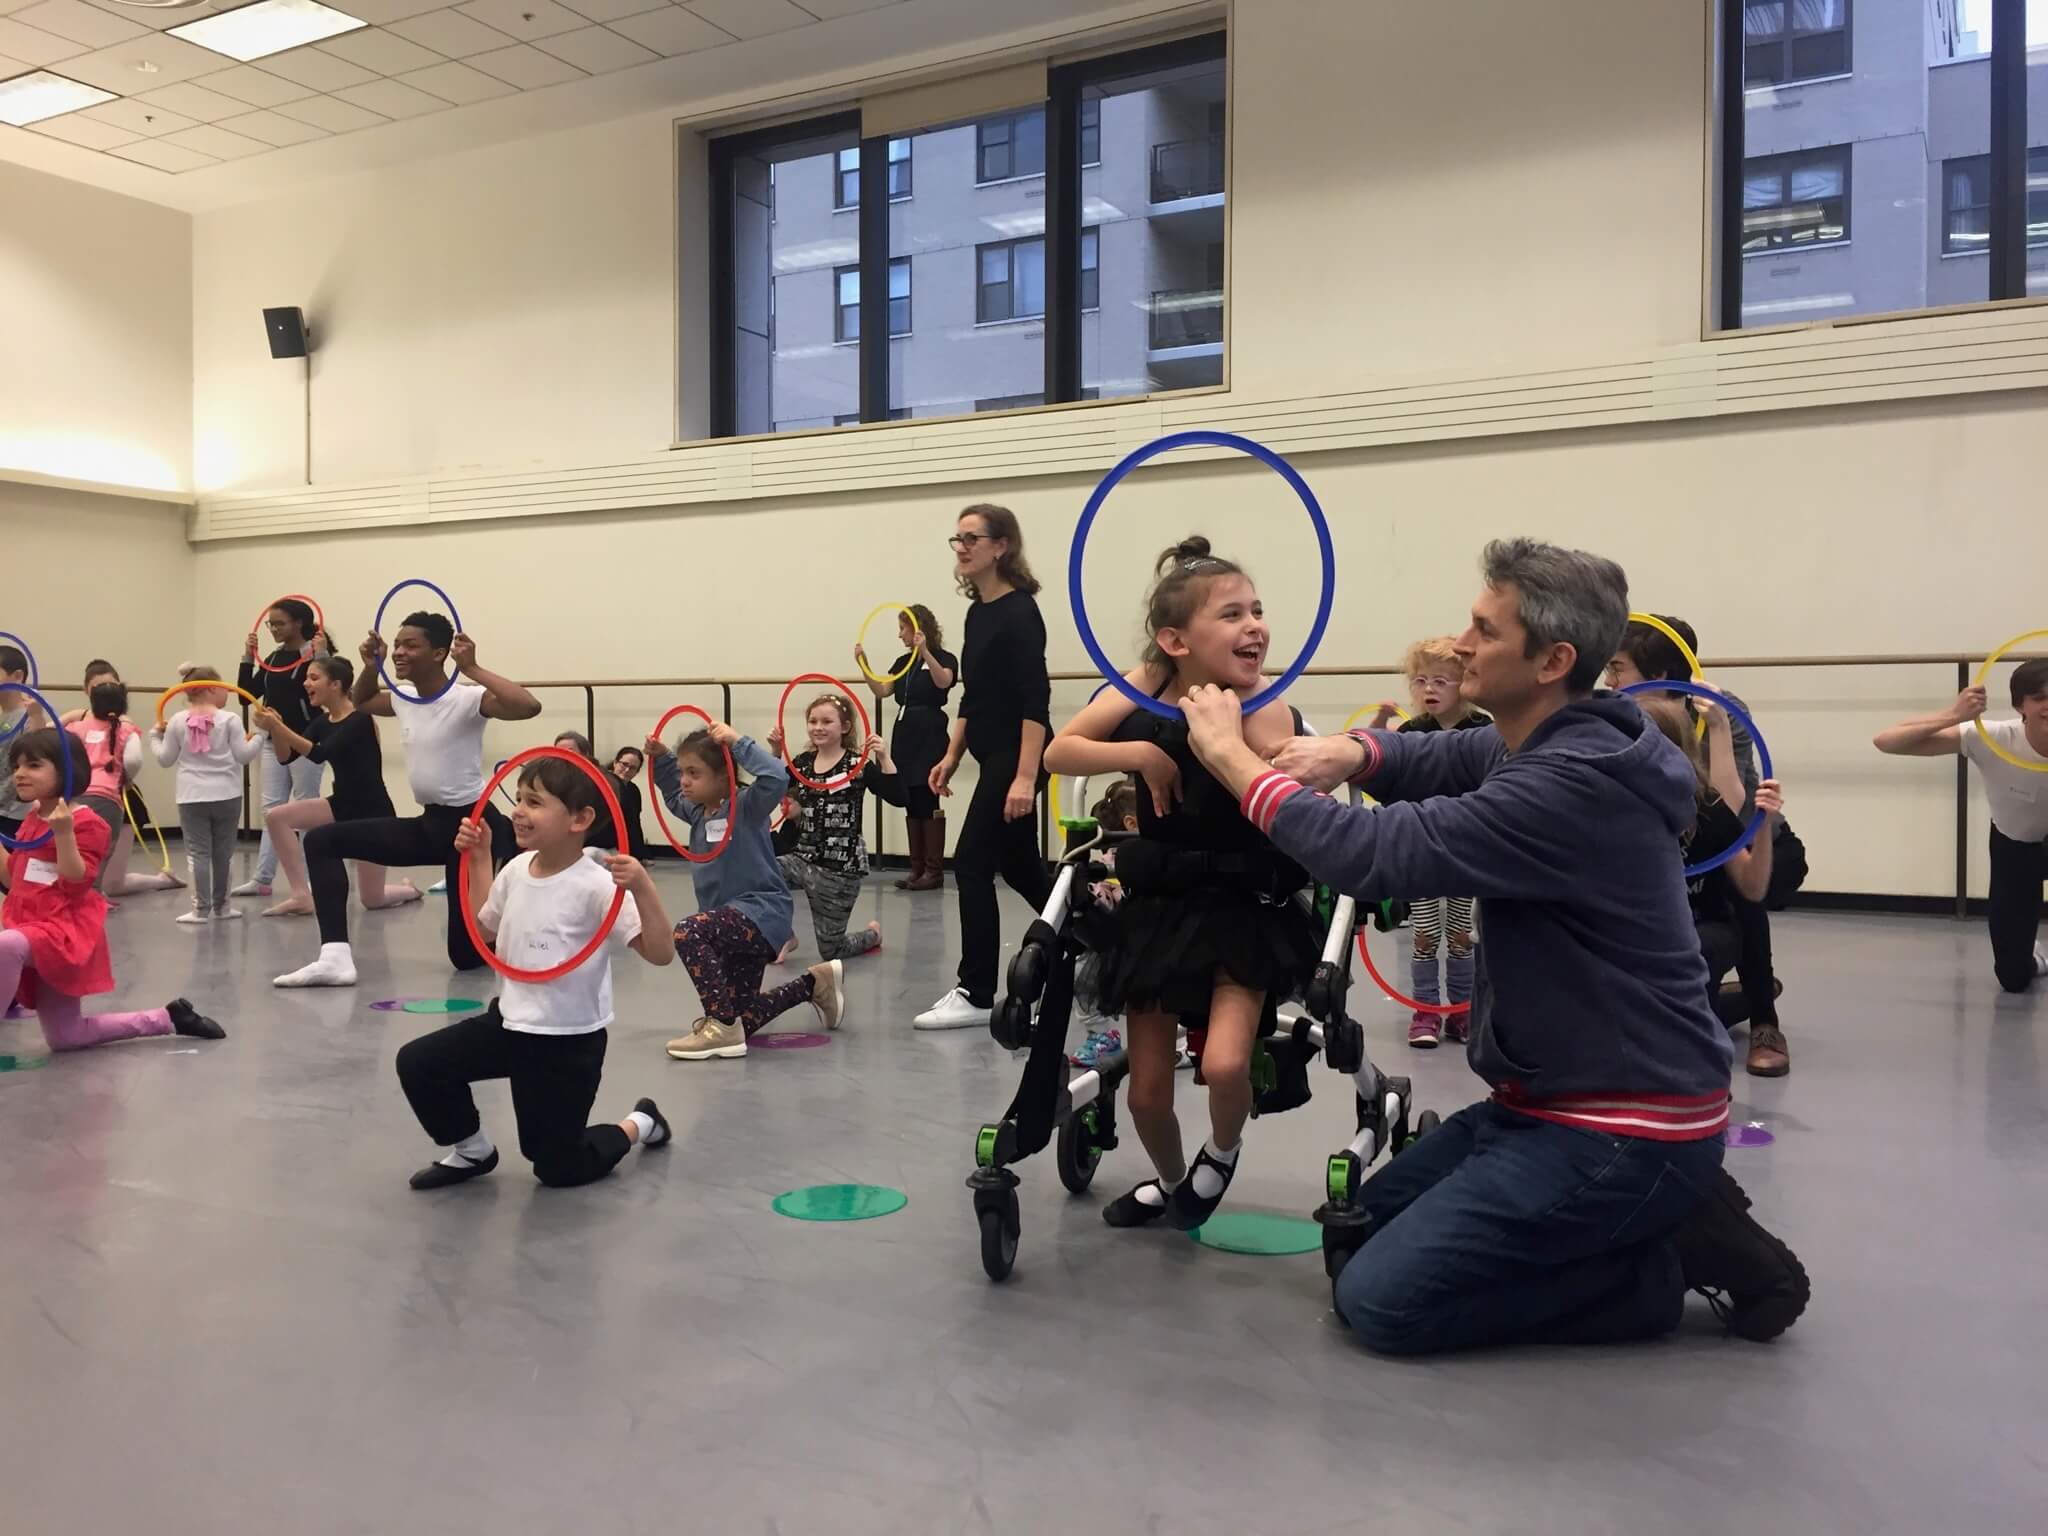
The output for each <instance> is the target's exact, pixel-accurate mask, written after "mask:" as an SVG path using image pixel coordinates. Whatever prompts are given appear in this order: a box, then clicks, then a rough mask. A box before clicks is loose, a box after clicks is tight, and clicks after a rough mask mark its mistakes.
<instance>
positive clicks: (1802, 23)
mask: <svg viewBox="0 0 2048 1536" xmlns="http://www.w3.org/2000/svg"><path fill="white" fill-rule="evenodd" d="M1742 36H1743V61H1742V73H1743V82H1744V84H1745V85H1747V86H1748V87H1749V88H1750V89H1752V90H1754V89H1755V88H1757V87H1758V86H1766V85H1790V84H1793V83H1794V82H1796V81H1800V80H1818V79H1821V78H1823V77H1824V76H1827V75H1846V74H1847V73H1848V72H1849V0H1744V4H1743V7H1742Z"/></svg>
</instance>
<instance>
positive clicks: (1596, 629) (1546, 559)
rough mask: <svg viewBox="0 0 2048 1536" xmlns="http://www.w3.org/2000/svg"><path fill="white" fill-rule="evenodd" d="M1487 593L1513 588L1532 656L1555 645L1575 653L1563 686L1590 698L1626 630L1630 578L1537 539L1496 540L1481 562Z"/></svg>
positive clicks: (1599, 560) (1598, 559)
mask: <svg viewBox="0 0 2048 1536" xmlns="http://www.w3.org/2000/svg"><path fill="white" fill-rule="evenodd" d="M1480 566H1481V568H1482V569H1483V570H1484V572H1485V574H1486V584H1487V585H1488V586H1489V587H1494V588H1500V587H1504V586H1507V585H1508V584H1509V583H1511V582H1512V583H1513V584H1514V588H1515V593H1516V600H1517V601H1516V609H1517V614H1518V616H1519V617H1520V619H1521V621H1522V627H1523V628H1524V629H1525V630H1527V631H1528V632H1529V639H1528V643H1527V646H1526V648H1525V650H1524V654H1525V655H1529V656H1533V655H1535V654H1536V652H1537V651H1539V650H1541V649H1542V648H1543V647H1545V646H1547V645H1555V644H1557V643H1558V642H1559V641H1562V642H1564V643H1565V644H1566V645H1569V646H1571V647H1572V648H1573V649H1574V650H1576V651H1577V652H1578V653H1579V657H1578V660H1577V661H1575V662H1573V663H1572V670H1571V675H1570V676H1569V677H1567V678H1566V679H1565V681H1564V686H1565V691H1566V692H1567V693H1571V694H1583V693H1591V692H1592V691H1593V689H1594V687H1595V686H1596V685H1597V684H1598V683H1599V681H1600V674H1601V673H1602V672H1603V671H1605V670H1606V667H1607V662H1608V660H1609V658H1610V657H1612V656H1613V655H1614V653H1615V652H1616V651H1617V650H1618V649H1620V647H1621V636H1622V632H1623V631H1624V630H1625V629H1627V628H1628V613H1629V608H1628V574H1627V572H1625V571H1623V570H1622V568H1621V567H1620V566H1618V565H1616V564H1615V563H1614V562H1613V561H1612V560H1609V559H1607V558H1606V557H1605V556H1602V555H1591V554H1588V553H1586V551H1585V550H1583V549H1565V548H1563V547H1561V546H1560V545H1556V544H1545V543H1543V542H1542V541H1540V540H1538V539H1495V540H1494V541H1493V542H1492V543H1490V544H1488V545H1487V546H1486V553H1485V554H1484V555H1483V556H1481V558H1480Z"/></svg>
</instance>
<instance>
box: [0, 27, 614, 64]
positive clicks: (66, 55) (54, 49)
mask: <svg viewBox="0 0 2048 1536" xmlns="http://www.w3.org/2000/svg"><path fill="white" fill-rule="evenodd" d="M574 19H575V20H576V24H577V25H578V26H581V25H583V22H582V20H581V18H574ZM88 51H89V50H87V49H85V48H82V47H80V46H79V45H78V44H77V43H74V42H72V41H71V39H70V38H68V37H59V36H58V35H57V34H56V33H54V32H39V31H37V30H36V29H35V28H34V27H24V26H23V25H22V24H21V23H20V22H18V21H14V20H11V19H4V18H0V54H4V55H5V56H6V57H8V58H10V59H19V60H21V62H22V63H24V64H31V65H36V66H38V67H40V66H42V65H44V64H54V63H56V62H57V61H58V60H59V59H75V58H77V57H78V56H79V55H80V54H81V53H85V52H88Z"/></svg>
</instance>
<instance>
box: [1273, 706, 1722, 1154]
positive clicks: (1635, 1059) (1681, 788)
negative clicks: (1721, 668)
mask: <svg viewBox="0 0 2048 1536" xmlns="http://www.w3.org/2000/svg"><path fill="white" fill-rule="evenodd" d="M1355 735H1356V736H1357V739H1358V740H1359V741H1361V742H1362V743H1363V744H1364V745H1365V748H1366V752H1367V759H1366V766H1365V769H1364V771H1363V772H1362V773H1361V774H1360V775H1359V777H1358V779H1357V780H1356V781H1355V782H1356V783H1358V784H1360V785H1361V786H1363V787H1364V788H1366V789H1367V790H1368V791H1370V793H1371V794H1372V795H1373V796H1374V797H1375V798H1377V799H1379V800H1380V801H1382V802H1384V804H1383V806H1382V808H1381V809H1379V810H1377V811H1368V810H1362V809H1359V808H1356V807H1353V806H1348V805H1345V804H1342V803H1341V802H1339V801H1336V800H1333V799H1330V798H1329V797H1327V796H1324V795H1318V794H1312V793H1310V792H1308V790H1307V787H1306V786H1305V785H1303V784H1301V783H1299V782H1298V781H1296V780H1294V779H1291V778H1289V777H1287V775H1285V774H1281V773H1267V774H1264V775H1261V776H1260V778H1259V779H1258V781H1257V782H1256V783H1254V784H1253V785H1252V787H1251V788H1250V789H1249V790H1248V791H1247V792H1246V794H1245V798H1244V810H1245V814H1246V815H1247V816H1249V817H1251V819H1252V820H1253V821H1254V822H1255V823H1256V824H1257V825H1258V826H1259V827H1260V828H1261V829H1262V830H1264V831H1265V832H1266V834H1267V836H1269V837H1270V838H1272V840H1273V843H1274V845H1275V846H1276V847H1278V848H1279V849H1280V851H1281V852H1283V853H1285V854H1287V855H1289V856H1290V857H1292V858H1294V859H1296V860H1298V861H1299V862H1300V863H1301V864H1302V865H1303V866H1305V867H1306V868H1307V869H1308V870H1309V871H1310V872H1311V873H1313V874H1314V875H1316V876H1317V877H1318V878H1319V879H1321V880H1323V881H1324V882H1326V883H1327V884H1329V885H1331V886H1333V887H1335V888H1336V889H1338V890H1341V891H1346V892H1349V893H1350V894H1352V895H1354V896H1356V897H1358V898H1359V899H1361V900H1372V901H1377V900H1379V899H1380V898H1382V897H1387V896H1395V897H1408V898H1420V897H1427V896H1451V895H1468V894H1471V895H1477V896H1478V897H1479V898H1480V914H1481V916H1480V926H1481V928H1482V929H1483V931H1484V935H1485V937H1484V942H1483V943H1482V944H1481V945H1480V947H1479V955H1480V963H1479V970H1478V978H1477V987H1476V989H1475V993H1474V997H1473V1005H1472V1034H1471V1041H1470V1044H1469V1045H1468V1046H1467V1048H1466V1056H1467V1060H1469V1061H1470V1062H1471V1064H1472V1069H1473V1070H1474V1071H1475V1072H1477V1073H1478V1074H1479V1075H1480V1076H1481V1077H1482V1078H1484V1079H1485V1080H1486V1081H1487V1082H1489V1083H1491V1084H1492V1085H1493V1087H1494V1096H1495V1098H1496V1099H1497V1100H1499V1101H1500V1102H1501V1103H1503V1104H1506V1105H1508V1106H1509V1107H1511V1108H1516V1109H1521V1110H1523V1111H1524V1112H1526V1113H1530V1114H1534V1115H1536V1116H1538V1117H1539V1118H1542V1119H1548V1120H1554V1121H1558V1122H1560V1123H1563V1124H1570V1125H1577V1126H1580V1127H1583V1128H1587V1129H1598V1130H1601V1131H1605V1132H1606V1133H1608V1134H1611V1135H1616V1136H1644V1137H1651V1138H1654V1139H1658V1140H1671V1141H1684V1140H1695V1139H1702V1138H1705V1137H1707V1136H1714V1135H1718V1134H1719V1133H1720V1131H1721V1130H1722V1128H1723V1127H1724V1126H1725V1125H1726V1124H1727V1118H1728V1082H1729V1064H1730V1061H1731V1060H1732V1058H1733V1050H1732V1047H1731V1046H1730V1045H1729V1041H1728V1033H1727V1031H1726V1030H1725V1029H1724V1028H1723V1027H1722V1025H1721V1023H1720V1022H1719V1020H1717V1019H1716V1018H1715V1017H1714V1014H1713V1011H1712V1010H1711V1009H1710V1008H1709V1007H1708V1004H1707V967H1706V962H1705V961H1704V960H1703V959H1702V958H1701V956H1700V945H1699V937H1698V934H1697V933H1696V932H1695V930H1694V928H1693V922H1692V915H1691V912H1690V911H1689V909H1688V907H1687V904H1686V894H1685V877H1684V874H1683V873H1682V868H1683V863H1684V859H1683V855H1682V853H1681V851H1680V844H1679V837H1680V834H1681V833H1682V832H1684V831H1685V830H1686V829H1687V828H1688V827H1690V826H1691V825H1692V821H1693V817H1694V815H1695V814H1696V810H1697V802H1696V799H1695V794H1696V785H1697V781H1696V779H1695V777H1694V774H1693V769H1692V765H1691V763H1689V762H1688V761H1687V760H1686V757H1685V754H1684V753H1682V752H1681V751H1679V749H1678V748H1677V747H1675V746H1674V745H1672V743H1671V742H1670V741H1668V740H1667V739H1666V738H1665V736H1664V734H1663V732H1661V731H1659V730H1658V729H1657V728H1656V727H1655V726H1654V725H1652V724H1650V723H1649V722H1648V721H1647V720H1645V718H1644V717H1643V713H1642V711H1641V710H1639V709H1637V708H1636V705H1635V703H1634V701H1633V700H1630V699H1626V698H1619V697H1615V696H1613V695H1596V696H1594V697H1590V698H1586V699H1580V700H1576V701H1574V702H1573V703H1571V704H1568V705H1567V706H1565V708H1563V709H1561V710H1559V711H1558V712H1557V713H1556V714H1554V715H1552V716H1551V717H1550V718H1549V719H1547V720H1545V721H1544V722H1543V723H1542V724H1541V725H1539V726H1538V727H1537V728H1536V729H1535V730H1534V731H1533V732H1531V733H1530V735H1529V738H1528V739H1527V740H1526V741H1525V742H1523V743H1522V746H1521V748H1520V749H1519V750H1518V751H1515V752H1509V751H1508V749H1507V747H1506V745H1505V744H1504V743H1503V742H1502V741H1501V738H1500V733H1499V732H1498V731H1496V730H1494V729H1493V728H1492V727H1490V726H1489V727H1484V728H1482V729H1479V730H1471V731H1434V732H1429V733H1427V734H1415V733H1410V734H1405V735H1404V734H1401V733H1398V732H1394V731H1360V732H1356V733H1355Z"/></svg>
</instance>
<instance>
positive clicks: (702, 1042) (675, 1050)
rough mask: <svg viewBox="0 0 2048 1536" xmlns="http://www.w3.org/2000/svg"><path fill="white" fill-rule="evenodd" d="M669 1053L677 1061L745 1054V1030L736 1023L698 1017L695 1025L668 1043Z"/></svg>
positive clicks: (707, 1059) (706, 1059) (704, 1059)
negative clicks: (723, 1022) (722, 1022)
mask: <svg viewBox="0 0 2048 1536" xmlns="http://www.w3.org/2000/svg"><path fill="white" fill-rule="evenodd" d="M668 1053H669V1055H671V1056H673V1057H675V1059H676V1060H677V1061H710V1060H711V1059H712V1058H713V1057H716V1056H744V1055H746V1054H747V1032H746V1031H745V1030H744V1029H742V1028H741V1027H740V1026H739V1025H737V1024H721V1023H719V1022H718V1020H716V1019H699V1020H698V1021H697V1027H696V1028H695V1029H693V1030H691V1031H690V1032H689V1033H688V1034H687V1035H685V1036H683V1038H682V1039H680V1040H671V1041H669V1043H668Z"/></svg>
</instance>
